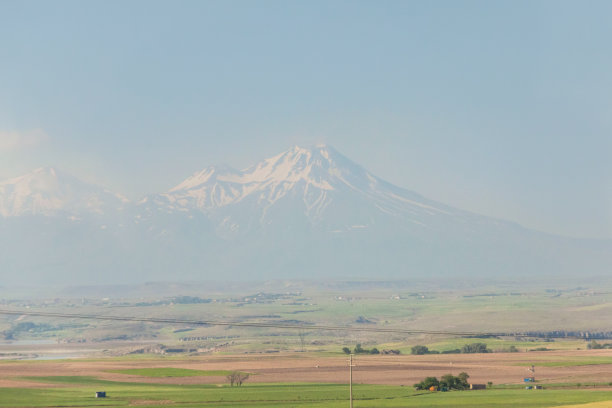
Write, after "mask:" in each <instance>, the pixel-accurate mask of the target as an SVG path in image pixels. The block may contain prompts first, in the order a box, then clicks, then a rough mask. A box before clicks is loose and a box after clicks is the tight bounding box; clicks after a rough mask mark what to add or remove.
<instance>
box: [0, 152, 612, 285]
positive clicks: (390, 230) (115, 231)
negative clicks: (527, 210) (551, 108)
mask: <svg viewBox="0 0 612 408" xmlns="http://www.w3.org/2000/svg"><path fill="white" fill-rule="evenodd" d="M0 214H1V215H2V217H0V251H2V252H0V259H2V261H0V262H1V265H0V266H1V267H2V269H3V270H5V271H7V272H8V274H9V275H10V276H11V279H13V280H14V281H15V282H18V281H21V280H24V279H26V281H32V280H35V281H39V282H64V281H66V280H70V281H71V282H75V283H76V282H78V283H92V282H98V283H101V282H104V283H124V282H142V281H151V280H166V281H167V280H198V279H219V280H225V279H229V280H235V279H240V280H247V279H249V280H262V279H270V278H288V279H292V278H293V279H317V278H327V279H329V278H342V279H354V278H360V279H404V280H405V279H422V278H424V277H427V278H438V279H441V280H444V281H447V280H448V279H468V278H469V279H496V280H499V279H502V280H508V279H510V280H516V279H529V278H530V277H534V276H538V277H549V278H551V279H554V278H556V277H562V276H565V277H567V276H572V275H578V274H582V275H585V276H586V275H590V276H594V275H597V274H603V273H609V272H610V266H611V265H612V244H611V243H610V242H609V241H587V240H572V239H565V238H561V237H556V236H552V235H548V234H544V233H539V232H535V231H531V230H528V229H526V228H523V227H521V226H519V225H518V224H515V223H510V222H506V221H502V220H497V219H493V218H489V217H484V216H480V215H477V214H474V213H470V212H467V211H463V210H459V209H455V208H452V207H450V206H448V205H445V204H441V203H437V202H435V201H432V200H429V199H426V198H424V197H422V196H420V195H419V194H417V193H414V192H411V191H408V190H405V189H402V188H400V187H397V186H394V185H392V184H390V183H387V182H385V181H384V180H382V179H380V178H378V177H376V176H375V175H373V174H371V173H370V172H368V171H367V170H365V169H364V168H363V167H361V166H359V165H358V164H356V163H354V162H352V161H351V160H349V159H348V158H346V157H344V156H343V155H341V154H340V153H338V152H337V151H336V150H334V149H333V148H331V147H329V146H316V147H312V148H302V147H294V148H292V149H290V150H288V151H286V152H284V153H281V154H279V155H277V156H274V157H272V158H270V159H266V160H263V161H262V162H260V163H258V164H256V165H255V166H252V167H250V168H248V169H244V170H241V171H239V170H234V169H231V168H229V167H227V166H213V167H208V168H206V169H204V170H202V171H200V172H197V173H195V174H194V175H192V176H191V177H188V178H187V179H185V180H184V181H183V182H181V183H179V184H178V185H177V186H176V187H174V188H172V189H170V190H169V191H167V192H165V193H160V194H153V195H150V196H147V197H145V198H144V199H142V200H141V201H139V202H137V203H129V202H127V200H125V199H123V198H122V197H121V196H119V195H117V194H113V193H111V192H109V191H107V190H105V189H102V188H100V187H96V186H92V185H89V184H87V183H83V182H80V181H78V180H76V179H75V178H73V177H70V176H67V175H61V174H58V172H57V171H55V170H53V169H39V170H37V171H34V172H33V173H31V174H29V175H26V176H23V177H20V178H16V179H13V180H9V181H7V182H3V183H0ZM9 281H10V280H9Z"/></svg>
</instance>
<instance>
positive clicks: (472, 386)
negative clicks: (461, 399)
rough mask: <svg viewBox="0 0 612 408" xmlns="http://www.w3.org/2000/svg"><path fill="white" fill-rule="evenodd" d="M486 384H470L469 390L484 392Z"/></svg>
mask: <svg viewBox="0 0 612 408" xmlns="http://www.w3.org/2000/svg"><path fill="white" fill-rule="evenodd" d="M486 389H487V384H470V390H486Z"/></svg>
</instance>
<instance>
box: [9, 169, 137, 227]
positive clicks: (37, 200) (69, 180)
mask: <svg viewBox="0 0 612 408" xmlns="http://www.w3.org/2000/svg"><path fill="white" fill-rule="evenodd" d="M126 204H128V200H127V199H126V198H125V197H122V196H121V195H119V194H115V193H112V192H110V191H108V190H106V189H104V188H102V187H98V186H96V185H93V184H89V183H85V182H83V181H81V180H78V179H77V178H75V177H73V176H71V175H69V174H65V173H62V172H60V171H58V170H56V169H54V168H51V167H46V168H39V169H36V170H34V171H32V172H30V173H28V174H26V175H23V176H20V177H16V178H13V179H10V180H7V181H4V182H0V215H1V216H4V217H16V216H25V215H43V216H52V215H66V216H69V217H79V216H82V215H86V214H98V215H101V214H105V213H108V212H110V211H116V210H118V209H121V208H123V207H124V206H125V205H126Z"/></svg>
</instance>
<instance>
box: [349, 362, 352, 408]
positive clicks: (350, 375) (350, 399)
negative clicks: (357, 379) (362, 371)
mask: <svg viewBox="0 0 612 408" xmlns="http://www.w3.org/2000/svg"><path fill="white" fill-rule="evenodd" d="M349 394H350V395H349V401H350V403H351V405H350V408H353V355H352V354H351V355H350V358H349Z"/></svg>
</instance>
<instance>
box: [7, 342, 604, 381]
mask: <svg viewBox="0 0 612 408" xmlns="http://www.w3.org/2000/svg"><path fill="white" fill-rule="evenodd" d="M602 357H603V358H606V360H608V359H610V358H612V350H577V351H548V352H529V353H491V354H454V355H425V356H383V355H378V356H356V357H355V358H354V364H355V367H354V369H353V380H354V381H355V382H356V383H367V384H390V385H408V386H409V385H412V384H414V383H416V382H418V381H420V380H422V379H423V378H424V377H428V376H436V377H439V376H441V375H444V374H448V373H452V374H454V375H457V374H458V373H460V372H462V371H465V372H467V373H468V374H469V375H470V382H473V383H487V382H488V381H492V382H493V383H494V384H509V383H514V384H517V383H522V381H523V377H527V376H529V375H530V373H529V371H528V370H527V366H526V365H527V364H535V366H536V378H537V379H538V380H539V381H541V382H583V383H586V382H598V383H604V382H605V383H607V382H612V364H591V365H588V364H586V363H593V362H594V361H596V360H597V359H598V358H602ZM546 361H549V362H550V361H554V362H571V361H573V362H574V363H575V364H583V365H571V366H561V367H546V366H541V365H540V366H538V363H540V364H541V363H542V362H546ZM152 367H176V368H187V369H194V370H240V371H246V372H250V373H252V374H253V375H252V376H251V377H250V378H249V380H248V381H249V382H262V383H271V382H316V383H326V382H327V383H344V382H346V381H347V380H348V358H347V357H346V356H338V357H318V356H316V355H309V354H307V353H305V354H280V355H274V356H270V355H257V356H256V355H235V356H198V357H193V358H192V359H188V360H170V359H164V358H158V359H150V360H149V359H143V360H114V359H108V360H104V359H102V360H97V361H88V360H79V359H75V360H69V361H65V360H64V361H61V362H56V361H37V362H32V361H4V362H2V363H0V387H49V386H50V384H43V383H38V382H33V381H27V380H21V379H20V377H29V376H55V375H58V376H93V377H97V378H100V379H106V380H113V381H127V382H131V381H137V382H147V383H160V384H223V383H225V378H224V377H223V376H198V377H170V378H152V377H140V376H133V375H127V374H117V373H111V372H108V371H109V370H121V369H130V368H152ZM51 386H61V385H58V384H55V385H51Z"/></svg>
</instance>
